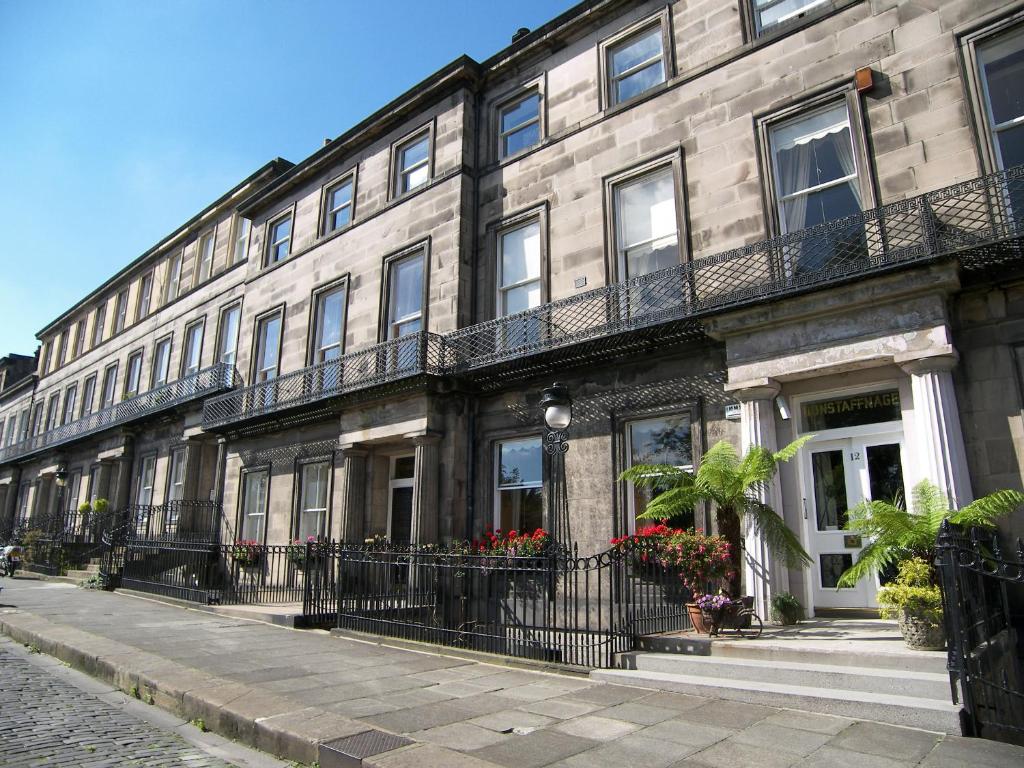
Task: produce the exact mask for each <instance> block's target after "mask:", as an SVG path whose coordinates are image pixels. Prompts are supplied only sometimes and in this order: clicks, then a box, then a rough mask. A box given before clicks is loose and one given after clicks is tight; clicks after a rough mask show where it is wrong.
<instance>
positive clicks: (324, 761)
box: [319, 731, 414, 768]
mask: <svg viewBox="0 0 1024 768" xmlns="http://www.w3.org/2000/svg"><path fill="white" fill-rule="evenodd" d="M413 743H414V742H413V741H412V740H411V739H405V738H402V737H401V736H394V735H392V734H390V733H385V732H384V731H364V732H363V733H357V734H356V735H355V736H346V737H345V738H343V739H336V740H334V741H328V742H324V743H322V744H321V745H320V750H319V761H320V768H359V766H361V765H362V763H363V758H364V757H372V756H373V755H379V754H380V753H381V752H390V751H391V750H392V749H398V748H399V747H404V746H406V745H407V744H413Z"/></svg>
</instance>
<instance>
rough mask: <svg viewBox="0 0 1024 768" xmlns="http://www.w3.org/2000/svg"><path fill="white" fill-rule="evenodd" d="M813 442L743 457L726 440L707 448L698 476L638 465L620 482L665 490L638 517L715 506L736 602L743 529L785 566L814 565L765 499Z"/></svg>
mask: <svg viewBox="0 0 1024 768" xmlns="http://www.w3.org/2000/svg"><path fill="white" fill-rule="evenodd" d="M810 439H811V436H810V435H808V436H805V437H801V438H799V439H798V440H794V441H793V442H792V443H790V444H789V445H787V446H786V447H785V448H783V449H782V450H780V451H776V452H772V451H769V450H767V449H765V448H761V447H759V446H751V448H750V450H749V451H747V453H746V454H745V455H744V456H742V457H741V456H740V455H739V453H738V452H737V451H736V449H735V448H733V446H732V444H731V443H728V442H726V441H725V440H722V441H719V442H717V443H715V444H714V445H713V446H711V448H710V449H708V451H707V453H705V454H704V456H703V457H702V458H701V461H700V466H699V467H698V468H697V471H696V472H689V471H687V470H683V469H679V468H678V467H673V466H670V465H667V464H637V465H634V466H632V467H630V468H629V469H627V470H626V471H625V472H623V473H622V474H621V475H620V476H619V479H620V480H627V481H629V482H631V483H633V484H634V485H636V486H638V487H641V488H651V489H653V490H655V491H661V493H659V494H658V495H657V496H655V497H654V499H653V500H652V501H651V502H650V503H649V504H648V505H647V508H646V509H645V510H644V512H643V514H641V515H638V517H640V518H643V519H647V520H666V519H671V518H673V517H676V516H677V515H680V514H683V513H687V512H692V511H693V509H694V508H695V507H696V506H697V504H699V503H701V502H705V501H707V502H710V503H712V504H713V505H714V507H715V519H716V522H717V523H718V533H719V534H720V535H721V536H724V537H725V539H726V540H727V541H728V542H729V551H730V557H731V559H732V573H731V574H730V577H729V587H728V589H729V592H730V594H732V595H733V596H734V597H736V596H738V595H739V594H740V573H741V571H742V564H743V555H742V552H741V539H742V531H743V526H744V524H748V525H750V526H751V527H752V528H753V529H754V530H755V531H756V532H757V533H759V534H760V535H761V537H762V538H763V539H764V541H765V543H766V544H767V546H768V550H769V552H771V554H772V555H773V556H775V557H778V558H780V559H782V560H783V561H785V563H786V565H787V566H789V567H791V568H797V567H800V566H803V565H810V563H811V558H810V556H809V555H808V554H807V552H806V551H804V548H803V547H802V546H801V545H800V540H799V539H798V538H797V536H796V534H795V533H793V531H791V530H790V529H789V527H788V526H787V525H786V523H785V521H784V520H783V519H782V517H781V516H780V515H779V514H778V513H777V512H776V511H775V510H774V509H772V508H771V507H770V506H769V505H767V504H765V503H764V502H762V501H761V499H760V496H761V495H762V494H763V493H764V491H765V490H766V489H767V487H768V484H769V483H770V482H771V480H772V478H774V477H775V473H776V472H778V470H779V465H780V464H781V463H782V462H784V461H789V460H790V459H792V458H793V457H794V456H796V454H797V451H799V450H800V448H801V447H802V446H803V444H804V443H806V442H807V441H808V440H810Z"/></svg>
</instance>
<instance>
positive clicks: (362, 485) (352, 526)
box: [338, 445, 369, 544]
mask: <svg viewBox="0 0 1024 768" xmlns="http://www.w3.org/2000/svg"><path fill="white" fill-rule="evenodd" d="M339 453H341V456H342V463H343V466H344V469H343V471H342V474H341V515H340V518H341V519H340V525H339V528H338V533H339V536H340V538H341V541H342V542H347V543H349V544H358V543H361V542H362V541H363V539H364V538H365V533H364V529H363V521H364V519H365V517H366V457H367V454H368V453H369V451H367V450H366V448H364V447H363V446H361V445H346V446H342V447H341V449H340V450H339Z"/></svg>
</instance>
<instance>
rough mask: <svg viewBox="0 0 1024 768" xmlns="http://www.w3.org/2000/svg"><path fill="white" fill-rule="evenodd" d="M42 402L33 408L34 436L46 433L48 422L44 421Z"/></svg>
mask: <svg viewBox="0 0 1024 768" xmlns="http://www.w3.org/2000/svg"><path fill="white" fill-rule="evenodd" d="M45 407H46V406H44V405H43V404H42V403H41V402H39V403H36V404H35V405H34V406H33V408H32V434H33V435H41V434H43V432H45V431H46V422H45V421H43V408H45Z"/></svg>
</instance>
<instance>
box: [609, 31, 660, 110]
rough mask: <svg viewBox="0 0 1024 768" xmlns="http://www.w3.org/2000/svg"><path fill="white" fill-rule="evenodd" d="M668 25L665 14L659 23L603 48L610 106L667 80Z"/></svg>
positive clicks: (617, 38)
mask: <svg viewBox="0 0 1024 768" xmlns="http://www.w3.org/2000/svg"><path fill="white" fill-rule="evenodd" d="M667 23H668V22H667V16H666V15H662V17H661V21H660V22H659V23H656V24H654V25H649V26H646V27H644V28H643V29H641V30H639V31H637V32H627V33H625V35H624V36H619V37H615V38H612V39H611V40H609V41H607V42H605V43H604V44H603V45H602V49H603V63H604V68H605V73H606V83H607V100H608V105H609V106H614V105H615V104H621V103H622V102H624V101H628V100H629V99H632V98H634V97H636V96H639V95H640V94H642V93H645V92H647V91H649V90H651V89H652V88H654V87H656V86H658V85H661V84H662V83H664V82H665V81H666V80H667V79H668V76H669V60H668V59H667V58H666V56H665V49H666V39H667V37H668V35H667V32H666V26H667Z"/></svg>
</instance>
